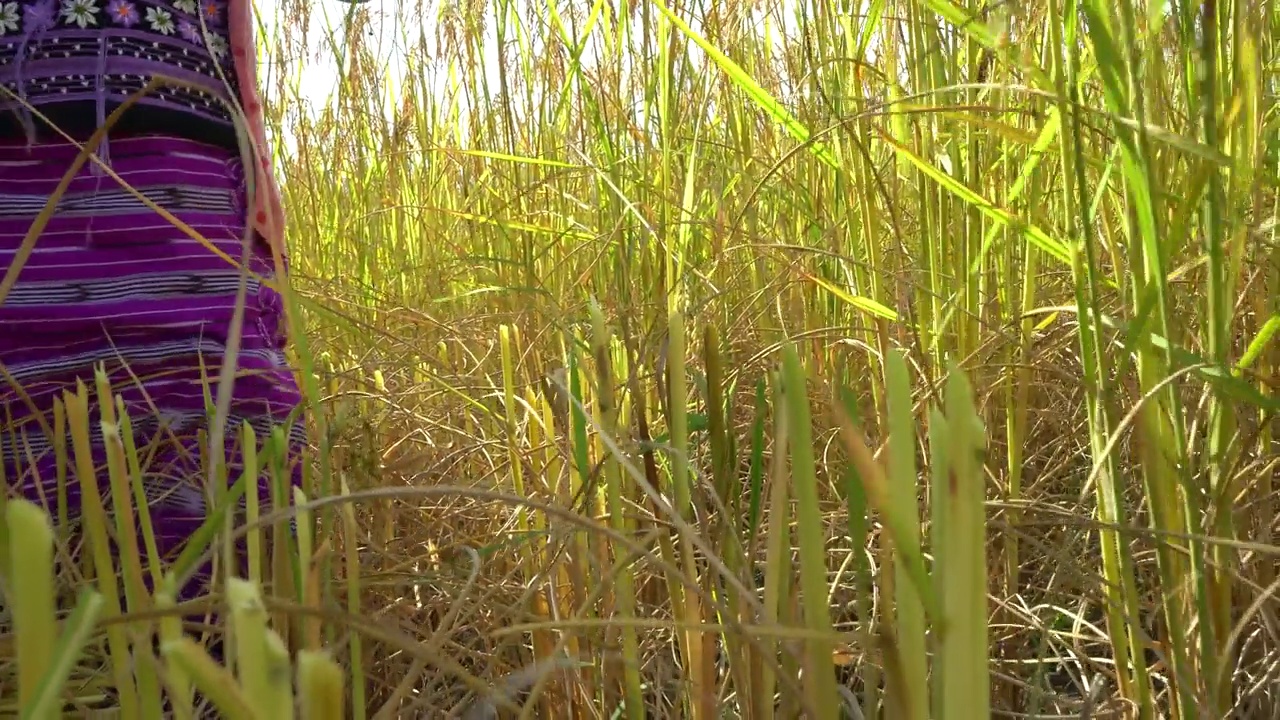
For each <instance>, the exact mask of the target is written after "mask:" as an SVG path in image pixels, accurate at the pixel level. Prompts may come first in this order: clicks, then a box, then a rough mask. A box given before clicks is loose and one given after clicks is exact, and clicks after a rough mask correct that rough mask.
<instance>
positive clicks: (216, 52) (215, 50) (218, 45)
mask: <svg viewBox="0 0 1280 720" xmlns="http://www.w3.org/2000/svg"><path fill="white" fill-rule="evenodd" d="M205 47H206V48H208V50H209V54H210V55H212V56H213V59H214V60H217V61H218V62H222V60H223V58H225V57H226V56H227V39H226V38H224V37H222V36H221V35H214V34H213V33H207V34H206V35H205Z"/></svg>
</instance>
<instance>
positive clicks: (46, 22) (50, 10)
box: [22, 0, 58, 32]
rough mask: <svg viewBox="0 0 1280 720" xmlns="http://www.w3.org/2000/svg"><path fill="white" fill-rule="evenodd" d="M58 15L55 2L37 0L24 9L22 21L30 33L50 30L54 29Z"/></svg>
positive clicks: (51, 0)
mask: <svg viewBox="0 0 1280 720" xmlns="http://www.w3.org/2000/svg"><path fill="white" fill-rule="evenodd" d="M57 15H58V8H57V5H56V4H55V3H54V1H53V0H36V2H33V3H31V4H30V5H28V6H26V7H25V8H23V9H22V21H23V23H25V24H26V26H27V31H28V32H37V31H40V30H48V29H49V28H51V27H53V23H54V19H55V18H56V17H57Z"/></svg>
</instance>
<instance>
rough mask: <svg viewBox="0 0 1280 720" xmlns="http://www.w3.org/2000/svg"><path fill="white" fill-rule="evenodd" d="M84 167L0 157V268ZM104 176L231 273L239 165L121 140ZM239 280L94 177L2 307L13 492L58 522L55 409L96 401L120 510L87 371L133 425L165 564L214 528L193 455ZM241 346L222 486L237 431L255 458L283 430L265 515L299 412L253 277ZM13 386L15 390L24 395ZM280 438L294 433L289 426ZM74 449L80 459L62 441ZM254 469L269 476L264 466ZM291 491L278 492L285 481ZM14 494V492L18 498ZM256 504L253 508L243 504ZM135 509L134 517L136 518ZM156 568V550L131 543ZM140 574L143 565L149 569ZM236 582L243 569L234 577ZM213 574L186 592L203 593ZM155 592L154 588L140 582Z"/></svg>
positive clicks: (213, 391) (85, 179)
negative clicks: (151, 554)
mask: <svg viewBox="0 0 1280 720" xmlns="http://www.w3.org/2000/svg"><path fill="white" fill-rule="evenodd" d="M77 153H78V148H76V147H75V146H73V145H71V144H63V143H56V144H36V145H32V146H28V145H26V144H25V142H23V143H14V142H0V268H4V269H6V270H7V269H8V268H9V267H11V265H12V263H13V261H14V258H15V255H16V254H17V253H18V248H19V246H20V245H21V244H22V241H23V238H24V237H25V236H26V234H27V232H28V231H29V230H30V228H31V227H32V223H33V221H34V220H35V218H36V216H37V215H38V214H39V213H40V212H41V210H42V209H43V207H44V205H45V203H46V202H47V201H48V198H49V197H50V196H51V195H52V194H53V193H54V191H55V188H56V187H57V185H58V184H59V182H60V181H61V179H62V176H63V175H64V174H65V173H66V171H67V168H68V167H70V164H71V163H72V161H73V159H74V158H75V156H76V155H77ZM110 165H111V167H112V170H113V171H114V172H115V173H116V174H117V175H119V176H120V177H121V178H122V179H123V180H124V181H125V182H126V183H128V184H129V185H130V186H131V187H133V188H135V189H136V190H138V191H140V192H141V193H142V194H143V195H145V196H146V197H148V198H149V199H150V200H152V201H153V202H154V203H156V204H157V205H159V206H160V207H162V208H164V209H165V210H167V211H168V212H169V213H171V214H172V215H173V216H175V217H177V218H178V219H180V220H182V221H183V222H184V223H186V224H187V225H188V226H189V227H191V228H192V229H193V230H195V231H196V233H198V234H199V235H201V236H202V237H203V238H205V239H207V240H208V241H209V242H210V243H212V244H213V245H214V246H216V247H218V248H219V249H220V250H221V251H222V252H224V253H225V254H226V255H228V256H230V257H231V258H233V259H235V260H237V261H239V260H240V259H241V257H242V252H243V237H244V233H245V221H246V217H247V208H246V197H247V194H246V183H245V174H244V171H243V169H242V167H241V162H240V158H239V156H238V154H237V153H235V152H232V151H230V150H227V149H223V148H220V147H215V146H211V145H206V144H202V143H199V142H194V141H191V140H185V139H178V138H172V137H156V136H147V137H126V138H119V137H113V138H112V139H111V141H110ZM249 265H250V268H251V269H252V270H253V271H254V272H255V273H257V274H258V275H259V276H261V277H264V278H270V277H272V276H273V272H272V270H273V263H272V261H271V255H270V251H269V249H267V247H266V246H265V243H263V242H261V241H260V240H258V239H257V238H255V242H254V251H253V257H252V259H251V261H250V263H249ZM241 274H242V273H241V271H240V270H239V269H238V268H237V267H236V266H234V265H232V264H230V263H228V262H227V260H226V259H224V258H221V257H218V256H217V255H216V254H214V253H213V252H211V251H210V250H209V249H208V248H207V247H205V246H204V245H202V244H201V243H200V242H199V241H197V240H195V239H193V238H191V237H189V236H188V235H187V234H185V233H184V232H183V231H182V230H180V229H178V228H177V227H175V226H174V225H173V224H172V223H171V222H169V221H168V220H166V219H165V218H163V217H162V216H160V215H159V214H158V213H156V212H154V211H153V210H151V209H150V208H148V207H147V206H146V205H144V204H143V203H142V202H140V201H139V200H137V199H136V198H135V197H133V196H132V195H131V194H130V193H129V192H128V190H127V189H126V188H125V187H123V186H121V185H120V183H118V182H117V181H116V180H115V179H113V178H112V177H110V176H109V175H107V174H105V173H103V172H102V171H101V170H95V169H93V165H92V163H86V164H85V166H84V168H83V169H82V170H80V172H79V174H78V175H77V177H76V178H75V180H74V181H73V182H72V183H71V185H70V187H69V188H68V190H67V191H66V193H65V194H64V195H63V196H62V198H61V201H60V202H59V204H58V208H57V211H56V213H55V214H54V215H53V217H52V219H51V220H50V222H49V223H48V224H47V225H46V227H45V229H44V231H43V232H42V233H41V234H40V236H39V238H38V240H37V241H36V244H35V248H34V251H33V252H32V253H31V255H30V256H29V257H28V259H27V260H26V262H25V264H24V265H23V266H22V269H21V272H20V274H19V275H18V279H17V283H16V284H15V285H14V286H13V287H12V289H11V290H10V292H9V293H8V295H7V296H6V297H4V298H3V299H2V300H0V369H2V370H3V372H0V447H2V448H3V462H4V471H5V479H6V482H7V483H8V485H9V487H10V488H11V489H16V490H17V491H18V492H19V493H20V494H22V495H24V496H25V497H27V498H29V499H31V500H32V501H35V502H37V503H41V504H44V505H45V506H46V507H47V508H48V509H49V511H50V514H51V515H52V516H53V517H54V518H55V519H56V518H57V517H58V514H59V501H58V496H59V490H58V485H59V483H58V480H57V478H58V461H57V457H56V453H55V452H54V448H55V443H54V439H53V438H51V437H49V436H48V435H47V434H46V433H45V431H44V430H42V429H41V425H40V424H39V423H38V422H35V418H34V415H33V411H38V412H39V413H41V414H43V415H44V417H45V425H46V427H49V428H52V427H53V425H54V423H53V404H54V399H55V398H59V397H62V394H63V391H65V390H71V391H72V392H75V389H76V385H77V381H81V382H83V383H84V385H85V386H86V387H87V388H88V389H89V391H90V394H91V396H90V419H91V423H90V444H91V446H92V450H93V452H92V455H93V462H94V465H95V468H97V484H98V487H99V488H100V495H101V497H102V498H103V501H104V503H106V504H107V506H108V509H110V499H111V494H110V488H109V485H108V475H107V472H106V457H105V453H104V447H103V433H102V429H101V427H100V426H99V423H98V419H99V414H98V410H97V396H96V393H94V392H93V391H94V382H95V379H94V378H95V370H97V369H98V368H101V369H103V370H104V371H105V372H106V375H107V377H108V378H109V379H110V382H111V389H112V392H113V393H115V394H117V395H119V396H120V397H121V398H122V400H123V406H124V408H125V410H126V411H127V413H128V415H129V420H130V423H131V425H132V431H133V436H134V439H135V442H136V444H137V449H138V450H137V451H138V457H139V460H140V462H141V464H142V472H141V475H142V478H143V483H142V484H143V487H144V488H145V491H146V498H147V503H148V507H147V510H148V512H149V514H150V518H151V524H152V527H153V530H154V536H155V540H156V551H157V552H158V554H159V555H160V557H161V560H162V561H163V562H165V563H166V567H167V566H168V562H170V561H172V560H173V559H175V558H176V557H177V554H178V553H179V552H181V550H182V549H183V547H184V545H185V542H186V540H187V539H188V538H189V537H190V536H191V535H192V533H193V532H194V531H195V530H196V529H197V528H199V527H200V525H201V524H202V523H203V522H204V521H205V519H206V517H207V516H208V513H207V509H208V508H209V507H210V505H211V500H212V498H211V496H210V495H209V494H208V492H207V491H206V487H205V485H206V477H207V475H208V472H207V467H208V461H207V460H205V459H202V458H205V457H207V449H206V448H205V447H202V443H201V441H200V440H199V438H200V437H201V436H202V435H204V433H201V432H200V431H201V430H204V429H207V427H208V423H207V418H208V417H209V416H210V412H209V410H208V407H209V405H208V404H207V403H210V402H212V401H214V400H216V397H217V392H218V390H217V385H218V378H219V374H220V372H221V367H222V361H223V356H224V354H225V353H227V351H228V346H229V345H230V344H231V341H232V337H231V333H232V321H233V315H234V313H235V310H236V305H237V293H238V290H239V287H240V283H241ZM247 287H248V290H247V295H246V297H245V301H244V315H243V324H242V326H241V328H240V339H239V351H238V355H237V357H236V366H237V367H236V377H235V381H234V384H233V392H232V400H231V405H230V412H229V416H228V417H227V423H226V426H225V427H226V432H225V435H224V436H225V441H224V446H225V447H226V449H227V454H226V456H225V457H226V459H227V469H226V475H225V477H227V478H228V480H229V482H234V481H235V480H236V479H237V478H239V477H240V475H241V474H242V464H241V453H240V451H239V446H240V437H241V436H242V427H243V426H244V425H245V424H248V425H249V426H250V427H252V428H253V429H254V431H255V434H256V436H257V439H258V447H259V448H263V446H264V442H265V440H266V438H268V437H269V436H270V434H271V432H272V429H273V428H276V427H280V426H282V425H284V426H285V427H283V428H281V429H282V431H283V432H284V436H285V438H286V439H287V445H288V452H287V454H282V456H277V458H276V464H277V467H278V468H283V472H277V473H275V474H274V478H275V480H274V481H273V480H271V479H270V478H271V475H270V474H268V473H266V472H263V473H261V474H260V480H259V481H258V483H257V491H258V496H259V500H260V501H261V502H262V503H263V512H264V513H265V512H267V511H268V510H269V508H270V499H271V497H272V490H271V485H272V484H273V482H274V484H275V485H276V493H277V496H279V494H280V491H281V489H284V490H285V491H286V492H291V490H289V489H288V488H287V486H286V485H282V483H288V484H292V485H298V484H299V481H300V478H301V463H300V461H299V457H300V450H301V449H302V447H303V444H304V443H305V431H304V429H303V423H302V420H301V418H300V417H299V416H298V412H297V411H298V408H299V407H300V405H301V396H300V393H299V391H298V386H297V384H296V381H295V379H294V376H293V373H292V371H291V370H290V368H289V367H288V365H287V364H286V361H285V356H284V352H283V347H284V340H285V337H284V334H285V333H284V328H283V312H282V310H283V305H282V302H281V298H280V296H279V295H278V294H277V293H276V291H274V290H272V289H271V288H269V287H267V286H266V285H265V284H263V283H261V282H259V281H258V280H257V279H255V278H254V277H252V276H250V277H249V278H248V281H247ZM14 383H16V384H17V385H18V386H20V387H21V392H19V391H18V390H17V389H16V388H15V387H14ZM286 423H287V425H286ZM65 447H66V448H68V454H69V453H70V449H71V448H73V443H72V440H71V438H70V436H69V434H68V436H67V437H66V438H65ZM261 464H262V463H261V462H260V465H261ZM282 475H283V476H284V477H283V478H282V477H281V476H282ZM65 477H66V482H65V484H64V485H63V487H64V488H65V493H66V494H65V497H66V505H65V507H67V508H68V510H69V516H70V519H71V520H72V521H73V522H74V520H75V519H76V518H77V516H78V515H79V510H80V489H79V485H78V482H77V479H76V478H77V475H76V473H75V463H74V460H72V459H68V465H67V466H66V470H65ZM11 492H13V490H11ZM246 492H251V490H250V489H249V488H246ZM136 510H137V508H135V512H136ZM138 547H139V549H140V550H141V551H142V552H144V553H145V552H146V545H144V544H142V543H141V542H140V543H139V546H138ZM142 560H143V565H144V568H146V567H147V560H148V558H147V557H146V556H145V555H144V556H143V557H142ZM236 572H237V574H241V575H242V574H243V573H244V572H245V571H244V569H243V568H241V569H238V570H236ZM206 573H207V566H205V567H204V568H202V572H200V573H197V575H196V576H195V577H194V580H195V581H196V582H193V583H192V584H189V585H187V586H185V587H184V588H182V591H181V592H180V594H179V596H180V599H186V598H188V597H190V596H191V595H192V594H193V593H198V592H202V591H203V588H202V587H201V586H202V585H203V584H204V583H203V581H205V580H206V579H207V574H206ZM148 574H149V573H148Z"/></svg>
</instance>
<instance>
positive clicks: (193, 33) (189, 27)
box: [178, 20, 200, 45]
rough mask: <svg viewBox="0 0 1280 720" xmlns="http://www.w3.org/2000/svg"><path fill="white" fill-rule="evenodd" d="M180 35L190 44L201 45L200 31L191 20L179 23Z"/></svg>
mask: <svg viewBox="0 0 1280 720" xmlns="http://www.w3.org/2000/svg"><path fill="white" fill-rule="evenodd" d="M178 34H179V35H181V36H182V38H183V39H184V40H186V41H187V42H189V43H195V44H197V45H198V44H200V30H199V29H198V28H197V27H196V25H195V23H193V22H191V21H190V20H183V21H181V22H179V23H178Z"/></svg>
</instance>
